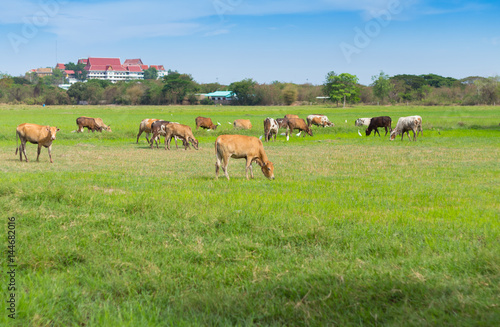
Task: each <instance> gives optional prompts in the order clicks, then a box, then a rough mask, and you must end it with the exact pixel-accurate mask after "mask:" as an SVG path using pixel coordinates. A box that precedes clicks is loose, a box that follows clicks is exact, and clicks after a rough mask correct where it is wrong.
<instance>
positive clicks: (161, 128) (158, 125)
mask: <svg viewBox="0 0 500 327" xmlns="http://www.w3.org/2000/svg"><path fill="white" fill-rule="evenodd" d="M168 124H177V123H172V122H170V121H167V120H157V121H155V122H153V123H152V124H151V133H152V134H153V136H151V139H150V140H149V143H151V149H152V148H153V142H156V148H158V139H159V138H160V135H163V136H165V150H166V149H167V125H168ZM172 137H173V138H174V141H175V148H176V149H178V148H179V147H178V146H177V138H176V137H175V136H170V138H172ZM182 143H183V144H184V146H185V145H186V144H185V143H186V140H184V139H183V140H182ZM169 144H170V142H169Z"/></svg>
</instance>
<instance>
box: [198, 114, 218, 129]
mask: <svg viewBox="0 0 500 327" xmlns="http://www.w3.org/2000/svg"><path fill="white" fill-rule="evenodd" d="M195 122H196V129H198V128H199V127H201V128H205V129H213V130H214V131H215V130H216V129H217V125H215V124H214V123H212V119H210V118H205V117H196V119H195Z"/></svg>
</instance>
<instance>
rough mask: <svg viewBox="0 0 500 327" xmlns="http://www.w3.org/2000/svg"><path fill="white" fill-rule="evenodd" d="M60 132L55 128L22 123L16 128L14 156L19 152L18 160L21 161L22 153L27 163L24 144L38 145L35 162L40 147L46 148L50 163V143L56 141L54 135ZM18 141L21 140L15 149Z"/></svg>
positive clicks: (38, 155)
mask: <svg viewBox="0 0 500 327" xmlns="http://www.w3.org/2000/svg"><path fill="white" fill-rule="evenodd" d="M58 131H60V129H59V128H57V127H50V126H42V125H37V124H28V123H24V124H21V125H19V126H17V128H16V155H17V151H19V160H20V161H23V153H24V157H25V158H26V162H28V157H27V156H26V142H30V143H32V144H38V152H37V156H36V161H38V158H39V157H40V151H41V149H42V146H44V147H46V148H48V150H49V158H50V163H52V162H53V161H52V154H51V152H52V142H53V141H54V140H55V139H56V133H57V132H58ZM18 139H19V140H21V145H20V146H19V147H17V144H18V143H17V142H18Z"/></svg>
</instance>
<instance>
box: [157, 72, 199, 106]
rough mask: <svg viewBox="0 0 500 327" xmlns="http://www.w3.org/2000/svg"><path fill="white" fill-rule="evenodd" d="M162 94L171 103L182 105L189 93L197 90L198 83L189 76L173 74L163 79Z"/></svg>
mask: <svg viewBox="0 0 500 327" xmlns="http://www.w3.org/2000/svg"><path fill="white" fill-rule="evenodd" d="M163 82H164V85H163V89H162V93H163V94H164V95H165V98H166V99H167V101H169V102H170V103H182V100H183V99H184V97H185V96H186V95H187V94H188V93H189V92H194V91H196V90H197V87H198V86H197V83H196V82H195V81H194V80H193V77H192V76H191V75H189V74H179V73H177V72H173V73H171V74H168V75H166V76H164V77H163Z"/></svg>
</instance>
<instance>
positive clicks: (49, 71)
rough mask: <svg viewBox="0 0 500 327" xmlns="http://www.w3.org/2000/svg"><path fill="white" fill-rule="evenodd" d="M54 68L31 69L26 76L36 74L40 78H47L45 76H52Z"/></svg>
mask: <svg viewBox="0 0 500 327" xmlns="http://www.w3.org/2000/svg"><path fill="white" fill-rule="evenodd" d="M52 73H53V72H52V68H50V67H48V68H36V69H30V70H29V71H27V72H26V74H36V76H38V77H45V76H51V75H52Z"/></svg>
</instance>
